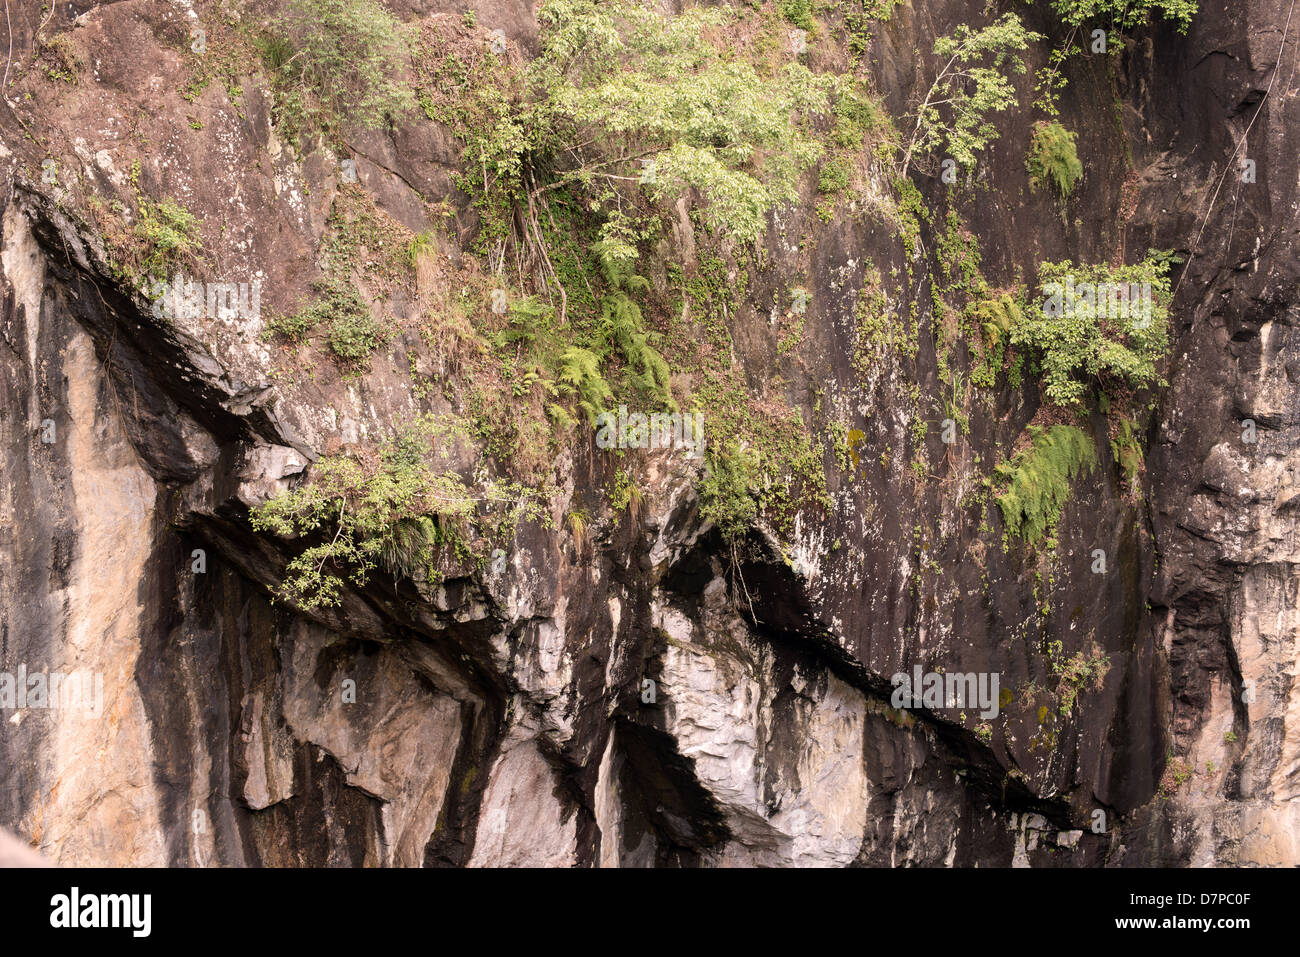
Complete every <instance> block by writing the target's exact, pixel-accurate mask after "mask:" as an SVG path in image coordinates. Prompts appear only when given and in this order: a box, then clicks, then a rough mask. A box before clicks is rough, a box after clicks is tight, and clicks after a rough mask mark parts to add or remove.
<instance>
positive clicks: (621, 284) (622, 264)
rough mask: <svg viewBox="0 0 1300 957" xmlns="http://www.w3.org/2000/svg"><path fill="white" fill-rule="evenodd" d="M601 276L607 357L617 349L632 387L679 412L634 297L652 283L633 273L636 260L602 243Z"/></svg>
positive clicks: (601, 327) (602, 330)
mask: <svg viewBox="0 0 1300 957" xmlns="http://www.w3.org/2000/svg"><path fill="white" fill-rule="evenodd" d="M596 254H597V259H598V261H599V263H600V271H601V274H602V275H603V276H604V278H605V282H606V284H607V285H608V286H609V292H607V293H606V294H605V296H604V298H603V300H602V302H601V312H600V323H599V330H600V340H601V344H602V345H603V347H604V351H605V352H606V354H608V352H609V351H610V350H611V347H617V349H618V351H619V352H620V353H621V354H622V356H623V358H624V360H626V362H627V378H628V381H629V383H630V385H631V386H632V387H633V388H635V389H637V390H639V391H642V392H645V393H648V394H649V395H652V396H654V397H655V398H656V399H657V400H658V401H659V402H660V403H661V404H662V405H664V406H666V407H667V408H669V409H671V410H673V411H676V409H677V403H676V402H674V401H673V397H672V392H671V390H670V388H669V371H668V362H667V360H665V359H664V357H663V356H662V355H661V354H660V353H659V350H658V349H656V348H655V347H654V346H653V345H652V344H651V339H650V337H651V336H652V335H653V333H647V332H646V331H645V330H644V329H643V328H642V325H641V307H640V306H638V305H637V304H636V302H635V300H633V299H632V294H633V293H637V292H647V291H648V290H649V289H650V282H649V280H647V279H646V278H645V277H644V276H638V275H637V274H636V273H634V272H632V261H631V260H629V259H628V258H626V257H621V256H620V257H615V256H613V255H610V252H609V250H608V249H607V248H606V247H604V246H603V245H602V244H600V243H597V244H596Z"/></svg>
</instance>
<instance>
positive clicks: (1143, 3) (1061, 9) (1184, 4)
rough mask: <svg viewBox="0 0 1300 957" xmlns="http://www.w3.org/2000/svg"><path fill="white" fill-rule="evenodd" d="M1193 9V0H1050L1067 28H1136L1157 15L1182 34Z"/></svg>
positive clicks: (1194, 0)
mask: <svg viewBox="0 0 1300 957" xmlns="http://www.w3.org/2000/svg"><path fill="white" fill-rule="evenodd" d="M1196 8H1197V0H1052V9H1053V10H1055V11H1056V12H1057V13H1058V14H1060V16H1061V19H1062V20H1063V21H1064V22H1065V23H1066V24H1068V25H1069V26H1072V27H1079V26H1084V25H1085V24H1092V23H1099V24H1112V25H1114V26H1116V27H1118V28H1119V29H1121V30H1131V29H1133V28H1134V27H1140V26H1142V25H1143V24H1145V23H1147V21H1148V20H1150V19H1151V15H1152V14H1153V13H1157V14H1159V15H1160V16H1161V17H1163V18H1164V19H1166V20H1171V21H1173V23H1174V25H1175V26H1177V27H1178V31H1179V32H1180V33H1186V32H1187V28H1188V27H1189V26H1190V25H1191V22H1192V17H1193V16H1194V15H1195V14H1196Z"/></svg>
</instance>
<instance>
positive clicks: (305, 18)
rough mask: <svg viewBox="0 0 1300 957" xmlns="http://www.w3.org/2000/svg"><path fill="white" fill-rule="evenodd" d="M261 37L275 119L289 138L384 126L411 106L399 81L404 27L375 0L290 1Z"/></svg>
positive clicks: (406, 39)
mask: <svg viewBox="0 0 1300 957" xmlns="http://www.w3.org/2000/svg"><path fill="white" fill-rule="evenodd" d="M287 6H288V10H287V12H285V13H284V14H282V15H281V16H279V17H277V18H276V19H275V20H273V21H272V22H271V25H270V28H269V29H268V31H267V32H266V33H265V35H264V36H263V37H262V40H261V49H262V57H263V60H264V62H265V63H266V65H267V67H268V69H269V70H270V71H271V74H272V78H273V80H274V84H275V94H276V99H275V116H276V120H277V122H278V124H279V125H280V126H281V128H282V129H283V130H284V131H285V133H286V134H287V135H288V136H289V137H290V138H291V139H295V140H298V141H300V142H301V140H302V139H303V138H304V137H305V136H307V135H308V134H310V133H312V132H332V131H333V130H335V129H337V128H338V127H339V126H342V125H344V124H348V125H354V126H358V127H361V128H374V127H379V126H382V125H383V124H384V123H386V122H387V121H388V120H389V119H390V118H395V117H397V116H400V115H401V114H402V113H404V112H406V111H407V110H409V109H411V108H412V107H414V105H415V97H414V95H413V94H412V93H411V91H410V89H409V88H408V87H407V86H406V85H404V84H403V83H402V82H401V81H400V80H399V79H398V76H399V75H400V74H401V72H402V71H403V69H404V68H405V66H406V63H407V60H408V58H409V52H410V49H409V48H410V35H409V31H408V30H407V27H406V26H405V25H404V24H403V23H402V22H401V21H400V20H398V19H397V18H396V17H394V16H393V15H392V14H391V13H389V12H388V11H387V10H386V9H385V8H384V6H383V4H382V3H379V2H378V0H289V3H288V4H287Z"/></svg>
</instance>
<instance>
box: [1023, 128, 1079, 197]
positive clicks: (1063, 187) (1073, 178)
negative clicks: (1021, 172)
mask: <svg viewBox="0 0 1300 957" xmlns="http://www.w3.org/2000/svg"><path fill="white" fill-rule="evenodd" d="M1074 141H1075V134H1074V133H1072V132H1071V131H1070V130H1067V129H1066V128H1065V127H1064V126H1062V125H1061V124H1060V123H1057V122H1055V121H1052V122H1042V123H1038V124H1037V125H1036V126H1035V127H1034V138H1033V141H1032V142H1031V143H1030V144H1029V159H1028V160H1027V161H1026V164H1025V165H1026V166H1027V167H1028V169H1029V179H1030V182H1032V183H1033V184H1034V187H1035V188H1036V189H1051V190H1054V191H1055V192H1056V194H1057V195H1058V196H1059V197H1060V198H1061V199H1066V198H1068V197H1069V195H1070V194H1071V193H1072V192H1074V187H1075V184H1076V183H1078V181H1079V177H1081V176H1082V175H1083V164H1082V163H1081V162H1079V151H1078V149H1077V148H1076V146H1075V142H1074Z"/></svg>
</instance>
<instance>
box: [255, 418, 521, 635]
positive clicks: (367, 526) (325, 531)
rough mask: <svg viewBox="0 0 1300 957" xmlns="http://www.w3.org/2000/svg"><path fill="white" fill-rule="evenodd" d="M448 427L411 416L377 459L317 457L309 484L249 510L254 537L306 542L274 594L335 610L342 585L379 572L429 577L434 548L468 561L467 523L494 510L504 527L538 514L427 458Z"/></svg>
mask: <svg viewBox="0 0 1300 957" xmlns="http://www.w3.org/2000/svg"><path fill="white" fill-rule="evenodd" d="M446 433H447V430H446V429H445V427H443V426H442V425H441V424H440V423H438V422H437V421H436V420H434V419H432V418H425V419H421V420H419V421H418V422H417V423H415V424H414V425H413V426H411V427H410V428H409V429H407V430H406V431H404V432H403V433H401V434H400V435H398V436H396V437H395V438H394V439H393V440H391V441H390V442H388V443H387V444H386V445H384V446H383V447H382V448H381V449H380V450H379V452H378V455H370V456H362V455H353V454H339V455H332V456H325V457H323V458H321V459H320V461H318V462H317V463H316V464H315V465H314V466H313V468H312V481H311V482H310V483H309V484H304V485H301V486H299V487H297V488H295V489H293V490H291V491H289V492H286V493H284V494H282V495H280V496H277V497H276V498H273V499H270V500H269V501H267V502H265V503H263V504H262V505H260V506H258V507H257V508H255V509H254V510H253V512H252V516H251V520H252V525H253V528H254V529H255V530H256V531H269V532H271V533H273V534H276V535H279V536H282V537H285V538H296V537H306V539H307V540H308V541H309V542H310V543H311V544H309V545H308V547H306V548H305V549H304V550H303V551H301V552H300V553H299V554H298V555H296V556H295V557H294V558H293V559H292V560H291V561H290V562H289V564H288V566H287V568H286V569H285V577H284V581H283V583H282V584H281V587H280V595H281V597H282V598H284V599H286V600H288V601H291V602H293V603H294V604H296V605H298V606H299V607H301V608H304V609H308V610H310V609H314V608H319V607H328V606H331V605H338V604H339V602H340V599H341V595H342V591H343V588H344V587H345V586H346V584H347V583H348V582H351V583H352V584H353V585H355V586H357V587H364V586H365V585H366V583H367V582H368V581H369V579H370V576H371V575H372V574H373V573H374V572H375V571H376V570H377V569H380V568H383V569H384V570H386V571H388V572H389V573H390V574H392V575H394V577H407V578H411V579H412V580H415V581H417V582H424V581H429V582H432V581H436V580H437V578H438V572H437V569H436V567H435V564H436V559H437V557H438V553H439V550H441V549H444V548H448V547H450V548H452V549H453V551H454V554H455V557H456V558H457V559H458V560H461V561H466V560H469V559H470V558H471V557H472V556H471V552H470V549H469V546H468V544H467V535H468V533H469V525H470V522H471V519H473V520H475V521H477V522H478V523H479V524H482V523H483V522H484V521H485V519H486V517H487V516H488V515H489V514H490V513H492V512H498V513H501V515H502V518H503V527H512V526H513V524H514V523H516V522H518V521H520V520H522V519H525V518H536V517H538V516H539V515H540V511H539V509H538V507H537V504H536V502H535V499H534V496H533V495H532V494H531V493H530V492H529V491H528V490H527V489H523V488H521V487H517V486H510V487H496V486H489V487H488V488H487V489H486V490H485V491H483V492H482V493H481V494H475V493H474V492H472V491H471V490H470V489H468V488H467V487H466V485H465V483H464V482H463V481H462V480H461V478H460V477H459V476H458V475H456V474H455V473H453V472H439V471H438V470H437V469H436V468H435V466H434V463H433V462H432V461H431V445H432V443H431V440H432V439H434V438H439V437H443V436H445V435H446Z"/></svg>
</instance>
